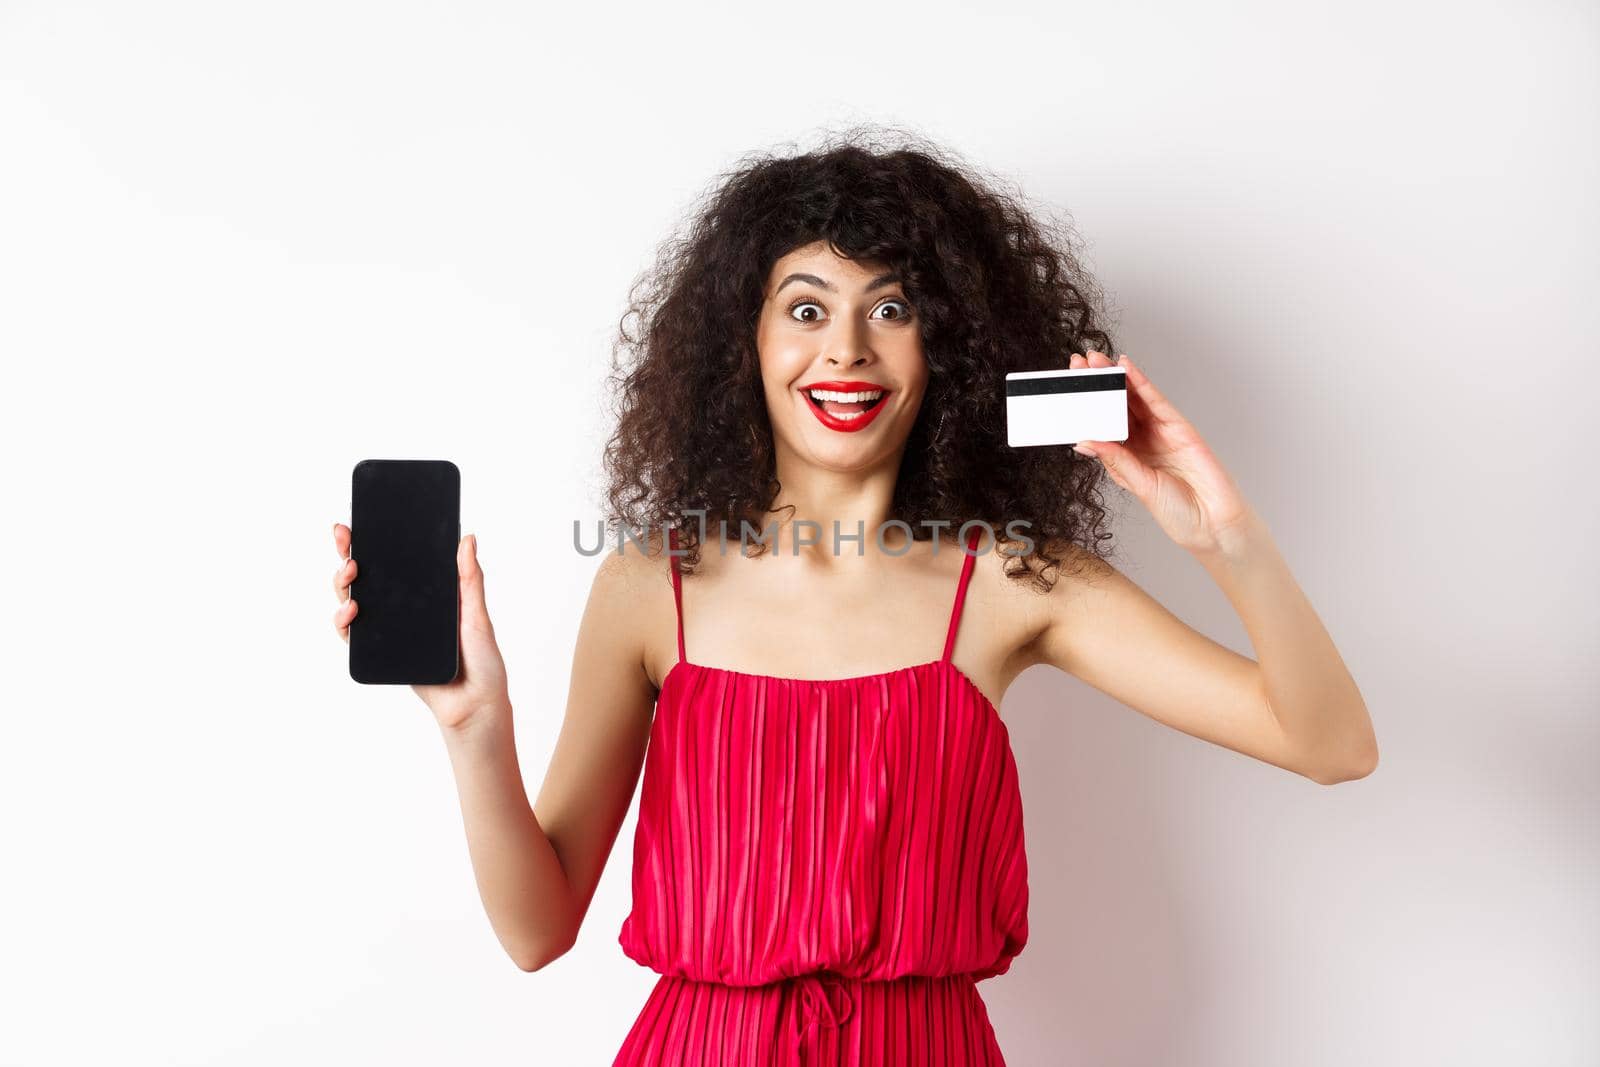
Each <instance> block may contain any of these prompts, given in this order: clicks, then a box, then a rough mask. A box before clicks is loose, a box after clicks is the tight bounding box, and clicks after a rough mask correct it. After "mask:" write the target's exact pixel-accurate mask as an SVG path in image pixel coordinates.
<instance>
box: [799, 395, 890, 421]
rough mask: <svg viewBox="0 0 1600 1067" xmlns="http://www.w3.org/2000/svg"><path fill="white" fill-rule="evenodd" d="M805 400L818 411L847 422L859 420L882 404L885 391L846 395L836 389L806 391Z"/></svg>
mask: <svg viewBox="0 0 1600 1067" xmlns="http://www.w3.org/2000/svg"><path fill="white" fill-rule="evenodd" d="M805 394H806V398H807V399H808V400H810V401H811V405H812V406H813V407H815V408H816V409H817V410H819V411H823V412H826V413H827V414H829V415H831V416H833V417H834V418H836V419H840V420H843V421H845V422H849V421H851V420H853V419H859V418H861V417H862V416H863V415H865V414H866V413H867V412H869V411H871V410H873V409H874V408H876V407H877V406H878V405H879V404H881V403H883V398H884V397H885V396H886V395H887V391H886V390H883V389H864V390H861V391H859V392H853V393H846V392H840V391H839V390H837V389H807V390H806V391H805Z"/></svg>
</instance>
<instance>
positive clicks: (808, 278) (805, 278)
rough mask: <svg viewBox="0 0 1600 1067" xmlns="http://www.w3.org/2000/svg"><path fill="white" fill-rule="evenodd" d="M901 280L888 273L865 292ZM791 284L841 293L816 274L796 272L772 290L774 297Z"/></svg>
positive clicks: (869, 284)
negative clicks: (796, 283)
mask: <svg viewBox="0 0 1600 1067" xmlns="http://www.w3.org/2000/svg"><path fill="white" fill-rule="evenodd" d="M899 280H900V276H899V275H898V274H895V273H893V272H892V271H891V272H890V273H888V274H880V275H878V276H877V277H876V278H874V279H872V280H871V281H870V282H868V283H867V284H866V288H865V289H864V290H863V291H864V292H869V293H870V292H871V291H872V290H874V289H881V288H883V287H884V286H885V285H893V284H894V283H895V282H898V281H899ZM790 282H810V283H811V284H812V285H815V286H816V287H817V288H819V289H826V290H828V292H830V293H837V292H838V291H839V289H838V287H837V286H835V285H833V284H831V283H829V282H825V281H823V280H822V279H821V278H819V277H817V276H816V275H815V274H801V273H799V272H796V273H794V274H791V275H789V276H788V277H787V278H785V279H784V280H783V281H781V282H779V283H778V287H777V288H776V289H774V290H772V295H773V296H777V295H778V294H779V293H780V292H782V291H783V287H784V286H786V285H788V284H789V283H790Z"/></svg>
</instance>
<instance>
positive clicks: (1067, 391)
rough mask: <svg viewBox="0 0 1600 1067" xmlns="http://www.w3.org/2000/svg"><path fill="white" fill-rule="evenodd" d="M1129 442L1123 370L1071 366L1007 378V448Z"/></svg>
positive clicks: (1126, 380) (1125, 376) (1125, 385)
mask: <svg viewBox="0 0 1600 1067" xmlns="http://www.w3.org/2000/svg"><path fill="white" fill-rule="evenodd" d="M1127 439H1128V372H1127V370H1126V369H1125V368H1123V367H1074V368H1070V369H1067V370H1030V371H1016V372H1014V373H1011V374H1007V375H1006V443H1007V444H1009V445H1010V446H1011V447H1012V448H1026V447H1031V446H1034V445H1075V444H1077V443H1078V442H1079V441H1126V440H1127Z"/></svg>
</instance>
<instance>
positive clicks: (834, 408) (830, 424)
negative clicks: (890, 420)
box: [799, 380, 890, 433]
mask: <svg viewBox="0 0 1600 1067" xmlns="http://www.w3.org/2000/svg"><path fill="white" fill-rule="evenodd" d="M813 389H825V390H827V391H829V392H836V393H881V394H882V395H881V396H879V397H878V398H877V399H876V400H873V401H870V402H868V403H867V404H866V405H864V404H863V402H861V401H856V402H854V403H841V402H839V401H835V400H827V401H823V402H822V403H818V402H817V401H815V400H813V399H812V398H811V390H813ZM799 392H800V395H801V397H803V398H804V399H805V402H806V407H808V408H810V409H811V413H812V414H813V415H815V416H816V417H817V421H818V422H820V423H822V425H824V426H826V427H827V428H828V429H830V430H838V431H839V432H840V433H855V432H856V431H857V430H862V429H865V428H866V426H867V424H868V423H870V422H871V421H872V420H873V419H875V418H877V417H878V412H880V411H882V410H883V408H884V405H885V403H886V402H887V401H888V399H889V392H890V390H888V389H886V388H884V387H883V386H881V385H879V384H878V383H876V382H863V381H855V380H843V381H838V380H835V381H825V382H807V383H806V384H805V385H802V386H801V387H800V390H799ZM852 412H859V414H851V413H852Z"/></svg>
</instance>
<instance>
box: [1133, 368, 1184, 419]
mask: <svg viewBox="0 0 1600 1067" xmlns="http://www.w3.org/2000/svg"><path fill="white" fill-rule="evenodd" d="M1117 365H1118V366H1120V367H1123V368H1125V369H1126V370H1127V372H1128V386H1129V390H1128V391H1129V392H1130V393H1131V394H1132V400H1133V401H1135V402H1137V403H1138V404H1139V406H1140V408H1141V409H1142V410H1143V412H1144V413H1145V414H1146V416H1147V417H1148V418H1149V420H1150V421H1151V422H1156V423H1180V422H1183V421H1185V420H1184V417H1183V415H1182V414H1180V413H1179V411H1178V409H1177V408H1176V407H1175V406H1173V404H1172V402H1171V401H1170V400H1168V399H1167V398H1166V397H1164V396H1162V395H1161V390H1159V389H1157V388H1156V385H1155V383H1154V382H1152V381H1151V380H1150V378H1149V377H1148V376H1147V375H1146V374H1145V372H1144V371H1142V370H1140V369H1139V368H1138V367H1137V366H1135V365H1134V362H1133V360H1131V359H1129V358H1128V356H1127V354H1126V353H1124V354H1123V355H1120V356H1118V357H1117Z"/></svg>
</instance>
